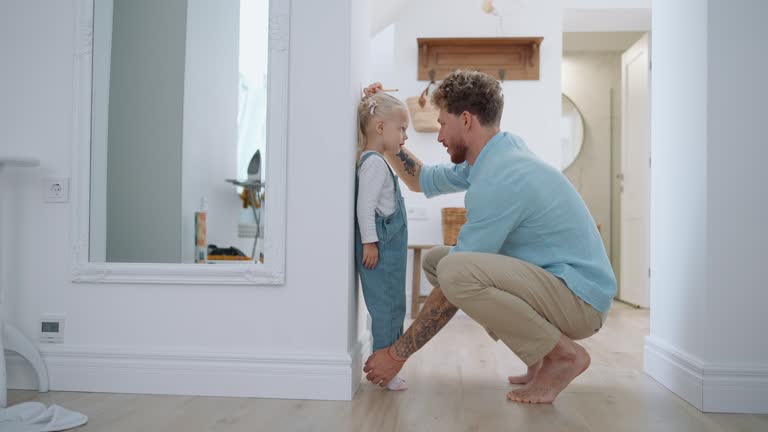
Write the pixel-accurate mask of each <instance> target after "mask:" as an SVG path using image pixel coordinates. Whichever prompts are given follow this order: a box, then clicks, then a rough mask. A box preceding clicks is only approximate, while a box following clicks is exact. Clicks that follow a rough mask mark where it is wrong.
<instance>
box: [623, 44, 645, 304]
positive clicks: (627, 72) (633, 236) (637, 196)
mask: <svg viewBox="0 0 768 432" xmlns="http://www.w3.org/2000/svg"><path fill="white" fill-rule="evenodd" d="M650 118H651V117H650V46H649V36H648V34H647V33H646V34H645V35H643V37H642V38H640V40H638V41H637V42H635V44H634V45H632V47H630V48H629V49H628V50H627V51H626V52H625V53H624V54H623V55H622V56H621V131H622V132H621V171H622V172H621V174H620V175H619V176H620V179H621V180H622V182H621V184H622V189H621V274H620V276H619V278H620V288H619V298H620V299H621V300H624V301H626V302H628V303H631V304H634V305H637V306H641V307H648V306H649V304H650V303H649V301H650V295H649V288H650V287H649V286H650V283H649V282H650V277H649V276H650V268H649V267H650V253H649V250H650V246H649V243H650V241H649V239H650V231H649V225H650V223H649V219H650V165H651V159H650V137H651V121H650Z"/></svg>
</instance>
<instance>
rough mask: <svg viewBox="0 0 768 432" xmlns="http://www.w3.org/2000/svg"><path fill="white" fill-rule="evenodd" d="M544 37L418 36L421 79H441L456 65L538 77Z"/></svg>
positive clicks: (504, 75) (507, 75)
mask: <svg viewBox="0 0 768 432" xmlns="http://www.w3.org/2000/svg"><path fill="white" fill-rule="evenodd" d="M543 40H544V38H543V37H509V38H419V39H417V42H418V46H419V67H418V79H419V80H423V81H429V80H430V79H431V78H434V79H436V80H441V79H443V78H445V77H446V76H447V75H448V74H450V73H451V72H453V71H454V70H456V69H471V70H479V71H482V72H486V73H489V74H491V75H492V76H494V77H496V78H497V79H499V80H502V81H503V80H538V79H539V47H540V46H541V42H542V41H543Z"/></svg>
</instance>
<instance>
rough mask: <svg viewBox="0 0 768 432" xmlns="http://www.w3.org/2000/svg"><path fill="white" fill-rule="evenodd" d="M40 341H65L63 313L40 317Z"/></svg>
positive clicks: (53, 342) (54, 342)
mask: <svg viewBox="0 0 768 432" xmlns="http://www.w3.org/2000/svg"><path fill="white" fill-rule="evenodd" d="M40 342H41V343H51V344H60V343H64V317H63V316H61V315H43V317H42V318H40Z"/></svg>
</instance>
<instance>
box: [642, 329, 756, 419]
mask: <svg viewBox="0 0 768 432" xmlns="http://www.w3.org/2000/svg"><path fill="white" fill-rule="evenodd" d="M644 369H645V373H647V374H648V375H649V376H651V377H652V378H653V379H655V380H656V381H658V382H659V383H661V384H662V385H663V386H665V387H667V388H668V389H669V390H671V391H672V392H674V393H675V394H677V395H678V396H680V397H681V398H683V399H685V400H686V401H687V402H688V403H690V404H691V405H693V406H695V407H696V408H698V409H699V410H700V411H704V412H718V413H743V414H768V368H765V367H758V366H744V365H737V366H734V365H713V364H705V363H704V362H702V361H701V360H700V359H698V358H696V357H694V356H691V355H688V354H686V353H682V352H680V351H678V350H676V349H674V347H671V346H670V345H669V344H666V343H665V342H663V341H661V340H659V339H656V338H653V337H651V336H649V337H646V339H645V349H644Z"/></svg>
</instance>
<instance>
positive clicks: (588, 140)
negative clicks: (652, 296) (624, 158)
mask: <svg viewBox="0 0 768 432" xmlns="http://www.w3.org/2000/svg"><path fill="white" fill-rule="evenodd" d="M562 74H563V93H564V94H565V95H567V96H568V97H570V98H571V100H572V101H573V103H574V104H576V106H577V107H578V109H579V111H580V112H581V114H582V116H583V118H584V145H583V147H582V149H581V153H580V154H579V157H578V158H577V159H576V161H574V163H573V164H572V165H571V166H570V167H569V168H568V169H567V170H565V175H566V176H567V177H568V179H569V180H570V181H571V183H573V185H574V186H575V187H576V190H578V191H579V194H581V197H582V198H583V199H584V202H586V204H587V207H588V208H589V211H590V213H592V217H593V218H594V219H595V222H596V223H598V224H600V225H601V227H602V230H601V236H602V238H603V244H604V246H605V250H606V251H607V252H608V253H609V256H610V253H611V243H612V233H613V230H612V221H611V183H612V182H613V176H612V175H611V152H612V149H611V147H612V140H613V139H614V136H612V134H613V135H616V132H617V131H618V129H619V127H620V124H621V118H620V114H618V112H619V108H620V107H621V105H620V104H619V97H620V93H621V92H620V88H621V53H616V52H613V53H611V52H607V53H595V52H566V53H564V54H563V72H562ZM612 90H613V92H611V91H612ZM617 114H618V115H617Z"/></svg>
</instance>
